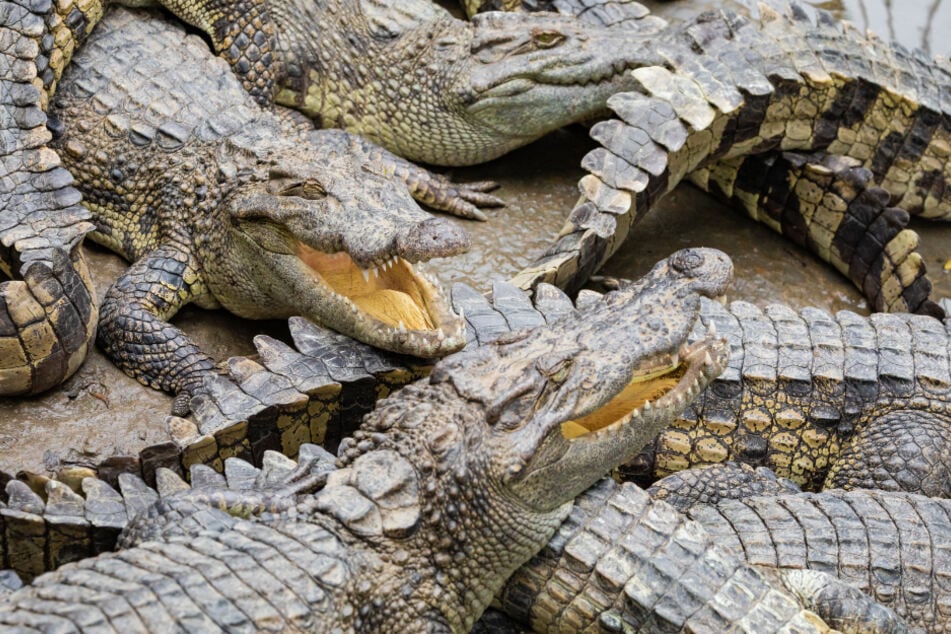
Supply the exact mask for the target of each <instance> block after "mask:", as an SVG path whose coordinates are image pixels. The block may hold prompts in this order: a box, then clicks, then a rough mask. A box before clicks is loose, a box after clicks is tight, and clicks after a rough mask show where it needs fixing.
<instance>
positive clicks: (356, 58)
mask: <svg viewBox="0 0 951 634" xmlns="http://www.w3.org/2000/svg"><path fill="white" fill-rule="evenodd" d="M288 1H289V2H291V3H293V4H295V5H296V8H295V11H293V12H291V11H288V10H287V9H285V8H283V7H282V6H280V5H281V3H278V4H277V5H274V6H272V7H271V9H270V12H271V13H272V14H273V15H274V16H275V19H276V20H277V22H278V23H279V27H278V29H279V31H280V32H281V41H282V46H284V47H286V48H287V49H288V50H287V51H286V52H285V55H286V56H287V57H288V59H290V60H291V63H290V67H291V69H292V72H291V73H290V76H289V78H288V79H287V80H286V81H285V82H284V84H283V85H282V88H281V90H280V91H279V94H278V100H279V101H280V102H281V103H283V104H285V105H288V106H292V107H295V108H298V109H301V110H303V111H304V112H306V113H307V114H309V115H311V116H313V117H314V118H315V119H317V120H318V122H319V124H320V125H321V126H322V127H341V128H345V129H347V130H349V131H351V132H356V133H359V134H361V135H363V136H365V137H368V138H370V139H372V140H373V141H375V142H377V143H379V144H380V145H383V146H384V147H386V148H388V149H390V150H392V151H393V152H396V153H397V154H400V155H402V156H405V157H406V158H409V159H411V160H415V161H421V162H425V163H432V164H438V165H470V164H474V163H479V162H483V161H487V160H489V159H492V158H495V157H497V156H500V155H502V154H504V153H506V152H508V151H510V150H512V149H514V148H516V147H520V146H522V145H525V144H526V143H529V142H531V141H533V140H535V139H537V138H539V137H540V136H542V135H544V134H545V133H547V132H550V131H551V130H554V129H556V128H559V127H562V126H565V125H567V124H569V123H573V122H577V121H581V120H583V119H587V118H590V117H592V116H594V115H596V114H598V113H600V112H602V111H604V110H605V102H606V100H607V98H608V97H609V96H611V95H612V94H614V93H615V92H618V91H619V90H621V89H623V88H631V87H633V79H632V78H631V76H630V73H627V72H625V71H627V70H628V69H631V68H635V67H638V66H642V65H645V64H648V65H650V64H657V63H660V62H661V60H660V59H659V57H658V56H657V55H656V54H654V53H652V52H650V50H649V46H648V44H649V43H650V41H651V38H650V37H649V35H650V33H647V31H652V29H653V30H656V29H657V28H659V27H657V26H656V23H654V22H651V23H650V25H651V26H648V25H645V26H644V30H645V32H644V33H633V32H631V31H630V30H612V29H609V28H601V27H596V26H593V25H585V24H583V23H581V22H579V21H578V20H577V19H576V18H574V17H571V16H562V15H558V14H555V13H532V14H506V13H487V14H481V15H478V16H475V17H474V18H473V20H472V22H466V21H463V20H458V19H455V18H453V17H451V16H450V15H449V14H448V13H447V12H446V11H445V10H443V9H440V8H439V7H437V6H435V4H434V3H432V2H430V0H406V2H403V3H392V2H389V3H387V2H381V0H361V1H359V2H349V3H343V2H341V1H340V0H337V1H336V2H335V1H330V2H324V3H315V2H313V0H288ZM337 5H339V6H337ZM301 15H306V16H308V17H305V18H303V22H304V23H305V24H309V25H312V28H310V29H307V30H304V29H302V28H301V27H300V26H299V23H300V22H301V21H302V18H301ZM341 33H346V37H343V36H341Z"/></svg>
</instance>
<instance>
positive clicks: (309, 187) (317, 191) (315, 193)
mask: <svg viewBox="0 0 951 634" xmlns="http://www.w3.org/2000/svg"><path fill="white" fill-rule="evenodd" d="M278 195H279V196H297V197H298V198H303V199H305V200H319V199H321V198H323V197H324V196H326V195H327V190H326V189H324V187H323V185H321V184H320V183H318V182H317V181H304V182H302V183H294V184H293V185H290V186H288V187H285V188H284V189H282V190H281V191H280V192H279V194H278Z"/></svg>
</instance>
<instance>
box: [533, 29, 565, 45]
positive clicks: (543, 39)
mask: <svg viewBox="0 0 951 634" xmlns="http://www.w3.org/2000/svg"><path fill="white" fill-rule="evenodd" d="M564 41H565V36H564V35H562V34H561V33H559V32H557V31H535V32H533V33H532V42H533V43H534V44H535V46H537V47H538V48H553V47H555V46H558V45H559V44H561V43H562V42H564Z"/></svg>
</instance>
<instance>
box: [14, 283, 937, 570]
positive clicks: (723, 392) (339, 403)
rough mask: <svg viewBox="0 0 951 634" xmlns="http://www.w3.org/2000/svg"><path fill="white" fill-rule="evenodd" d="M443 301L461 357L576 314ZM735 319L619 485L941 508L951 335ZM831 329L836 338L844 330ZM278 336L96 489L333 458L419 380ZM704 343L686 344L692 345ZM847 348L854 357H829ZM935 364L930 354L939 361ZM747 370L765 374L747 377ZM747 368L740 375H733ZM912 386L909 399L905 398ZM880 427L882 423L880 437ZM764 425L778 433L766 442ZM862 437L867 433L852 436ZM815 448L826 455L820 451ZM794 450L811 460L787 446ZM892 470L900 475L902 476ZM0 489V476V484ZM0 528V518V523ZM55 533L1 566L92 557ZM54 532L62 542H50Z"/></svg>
mask: <svg viewBox="0 0 951 634" xmlns="http://www.w3.org/2000/svg"><path fill="white" fill-rule="evenodd" d="M452 296H453V306H454V309H455V310H456V311H459V312H464V313H465V315H466V320H467V322H468V325H469V328H468V331H469V332H468V335H467V337H468V340H469V344H468V345H469V346H470V347H472V346H478V345H485V344H487V343H489V342H491V341H494V340H495V339H497V338H498V337H500V336H506V333H508V332H510V331H511V330H515V329H519V328H525V327H531V326H538V325H544V324H546V323H553V322H555V321H557V320H560V319H563V318H565V317H566V316H569V315H573V314H576V308H575V307H574V305H573V304H572V303H571V302H570V301H569V300H568V299H567V297H566V296H565V295H564V294H563V293H561V292H560V291H558V290H557V289H555V288H554V287H551V286H547V285H542V286H540V287H539V289H537V291H536V296H535V298H534V303H533V302H531V301H529V300H528V298H527V297H526V296H525V295H524V294H523V292H522V291H519V290H518V289H515V288H514V287H512V286H510V285H507V284H496V285H495V287H494V288H493V296H494V302H488V301H487V300H486V299H485V298H484V297H482V296H481V295H480V294H479V293H477V292H475V291H474V290H472V289H469V288H467V287H464V286H460V285H457V286H456V287H454V288H453V290H452ZM595 297H596V295H595V294H593V293H591V292H590V291H585V292H584V293H583V294H582V295H581V296H580V297H579V302H580V304H581V306H582V307H583V306H584V305H586V304H587V303H588V302H591V301H593V299H594V298H595ZM734 310H742V311H743V312H744V314H747V315H753V316H756V315H759V317H758V323H757V322H754V321H751V322H750V327H749V328H748V330H747V331H746V332H745V335H741V334H740V333H739V332H738V331H737V328H738V327H739V326H738V324H737V322H735V321H733V318H731V317H730V316H729V314H728V313H727V312H726V311H725V310H724V309H723V308H722V307H721V306H720V305H719V304H717V303H715V302H703V304H702V306H701V321H702V322H704V323H705V324H706V325H707V326H709V325H710V324H711V323H716V324H717V329H718V332H721V333H722V334H724V335H726V337H727V338H728V340H729V341H730V345H731V348H732V350H733V355H732V360H731V367H730V368H729V369H728V370H727V372H726V373H725V374H724V375H723V376H722V377H720V378H719V379H717V380H716V381H714V382H713V384H712V386H711V388H710V389H708V390H707V391H706V392H705V393H704V394H703V396H702V397H701V399H699V400H698V404H703V409H702V410H698V409H697V408H688V409H687V410H686V411H685V414H684V415H683V416H682V417H681V418H680V421H679V422H678V426H679V427H677V426H675V427H671V428H669V429H668V430H667V431H665V432H664V433H663V435H662V438H665V439H667V440H666V441H665V442H664V443H663V444H661V445H660V446H658V444H656V443H655V444H653V446H652V449H651V450H650V451H649V452H647V453H645V454H643V455H642V456H641V457H640V458H639V459H638V460H636V461H634V462H633V464H631V465H629V466H628V467H625V471H627V472H628V473H629V474H630V473H631V472H634V473H637V474H639V477H641V478H645V479H646V475H647V472H648V471H649V470H650V469H649V467H650V465H652V464H655V461H656V465H660V464H666V465H676V464H678V463H680V462H685V463H686V464H690V462H691V461H693V462H695V463H702V462H709V461H711V460H725V459H726V457H725V456H729V455H731V452H732V455H733V457H734V458H735V459H738V460H741V459H744V455H747V456H748V458H747V459H750V460H752V461H754V463H759V462H761V461H762V454H761V453H760V454H757V453H755V452H754V453H753V454H749V453H747V454H744V453H743V452H737V451H736V448H737V447H738V446H742V447H749V446H763V445H765V446H767V447H768V448H769V451H768V455H769V463H770V464H773V465H774V466H775V465H777V464H783V465H789V466H787V467H786V475H790V472H792V473H799V474H800V476H799V477H800V479H801V478H802V474H803V473H806V474H811V475H809V476H808V477H810V478H812V481H813V483H814V484H813V485H814V486H815V485H818V484H820V483H822V481H823V478H828V479H830V480H831V479H832V478H831V476H829V475H828V474H827V472H826V470H827V469H828V463H829V462H831V461H833V460H834V469H835V471H834V473H835V474H836V475H835V478H834V479H835V480H836V481H837V482H840V483H841V484H842V485H843V486H853V487H859V486H874V487H883V488H895V489H898V488H901V489H905V490H911V491H915V492H921V491H928V492H930V493H938V494H941V495H947V491H946V483H947V476H946V474H947V469H948V465H947V461H946V460H945V459H944V455H946V454H942V447H943V446H945V445H944V443H946V441H947V438H948V436H949V434H948V432H947V426H946V419H945V417H944V416H943V415H942V414H941V411H942V410H941V407H943V406H942V405H941V403H942V402H946V401H944V400H943V397H942V396H941V388H940V386H941V385H942V379H941V378H940V376H939V371H938V369H937V368H940V367H941V366H937V365H935V362H936V361H937V360H938V359H940V357H941V355H942V354H943V353H941V352H940V351H941V350H942V348H945V347H947V339H946V337H947V335H946V334H945V333H946V332H947V328H948V326H946V325H945V324H941V323H940V322H938V321H937V320H934V319H931V318H926V317H922V316H908V315H905V316H885V315H879V316H877V317H874V318H873V320H871V321H870V320H869V319H868V318H863V317H858V316H856V315H853V314H851V313H841V314H839V315H838V316H837V317H835V318H833V317H831V316H829V315H826V314H824V313H822V312H821V311H818V310H815V309H804V310H803V311H802V313H801V315H803V316H805V317H806V318H807V319H808V324H810V326H809V328H808V329H806V327H805V325H804V324H801V325H799V326H796V324H797V321H796V320H795V319H791V318H793V317H796V318H797V319H798V317H797V313H795V312H794V311H792V310H791V309H787V308H783V307H771V308H769V309H768V311H767V312H768V314H769V315H771V316H772V319H775V320H776V321H772V320H765V318H764V316H763V314H762V313H760V312H759V311H757V310H753V309H752V307H751V306H749V305H748V304H738V305H734ZM780 318H782V319H780ZM764 321H765V324H766V325H771V328H772V329H779V330H780V331H781V332H782V333H783V335H782V336H781V337H780V339H781V341H783V342H787V344H788V345H781V346H779V347H778V348H777V349H776V350H777V351H776V353H775V355H776V357H775V358H779V359H782V361H783V364H781V365H778V366H776V369H775V374H774V375H769V374H767V373H766V372H765V371H764V370H765V369H766V368H768V367H769V365H770V364H776V363H777V361H775V360H772V361H770V360H768V359H774V356H773V354H768V353H767V351H769V350H772V349H773V348H772V345H766V346H765V347H764V346H763V344H762V343H761V341H762V340H767V341H768V340H769V339H771V338H772V337H774V336H775V335H773V334H770V333H771V332H772V330H771V329H770V328H765V327H764ZM896 322H897V323H898V324H904V325H905V328H906V331H905V332H913V333H914V335H913V336H908V339H909V340H913V341H915V342H916V343H915V344H914V345H913V346H911V345H910V343H905V344H901V343H898V344H897V345H899V346H902V345H905V346H909V347H908V348H905V349H904V352H903V351H902V348H900V347H899V348H896V343H895V342H901V341H906V339H905V337H906V335H902V334H901V333H902V330H901V329H894V328H890V327H887V326H888V324H892V325H894V324H895V323H896ZM841 324H848V327H847V328H845V330H843V329H842V326H841ZM290 325H291V335H292V337H293V339H294V346H295V348H296V349H294V348H290V347H288V346H287V345H284V344H282V343H280V342H278V341H275V340H273V339H270V338H268V337H263V336H262V337H257V338H256V340H255V344H256V346H257V348H258V357H257V358H256V360H255V361H251V360H249V359H242V358H237V359H232V360H231V361H230V362H229V367H230V375H231V378H230V379H229V378H226V377H224V376H215V377H211V378H210V379H208V380H206V385H205V386H204V389H203V392H204V393H205V395H203V396H202V397H201V398H198V399H195V411H194V418H195V422H194V423H193V422H190V421H186V420H183V419H175V418H170V419H169V420H168V421H167V422H166V425H167V427H168V429H169V432H170V435H169V441H168V442H166V443H163V444H160V445H153V446H150V447H146V448H144V449H143V450H142V451H141V452H140V453H139V455H138V456H136V457H134V458H128V457H126V458H117V459H111V460H107V461H106V462H105V463H103V464H101V465H98V472H99V474H100V477H103V478H104V479H106V480H107V481H109V482H111V483H112V484H113V485H115V484H116V473H117V471H118V472H121V471H129V470H133V471H134V472H136V473H141V474H142V475H143V477H145V478H146V479H148V480H149V481H150V482H152V481H154V478H155V475H154V473H155V470H156V469H157V468H159V467H167V468H168V469H171V470H173V471H175V472H178V473H188V471H189V469H190V468H191V467H192V466H193V465H198V464H204V465H209V466H212V467H213V468H215V469H216V470H218V471H221V470H222V469H223V468H224V464H225V461H226V459H227V458H229V457H232V456H238V457H241V458H243V459H245V460H248V461H253V462H254V463H255V464H261V462H262V460H263V459H264V452H265V451H266V450H268V449H272V450H276V451H280V452H282V453H283V454H285V455H291V456H293V455H295V454H296V452H297V450H298V447H299V446H300V444H301V443H302V442H319V443H322V444H325V445H326V446H328V447H330V448H331V449H334V448H336V446H337V444H338V443H339V442H340V439H341V438H343V437H345V436H347V435H349V434H350V433H352V431H353V430H354V429H355V428H356V426H357V425H358V423H359V417H360V416H361V415H362V414H363V413H364V412H366V411H368V410H369V409H370V408H372V407H373V404H374V402H375V401H376V400H377V399H378V398H380V397H381V396H382V395H385V394H387V393H389V392H390V391H391V390H393V389H395V388H396V387H399V386H400V385H403V384H405V383H406V382H408V381H410V380H413V379H415V378H418V377H420V376H424V375H425V374H427V373H428V372H429V371H430V366H428V365H426V364H423V363H420V362H413V363H411V364H409V365H408V362H412V360H411V359H407V358H402V359H400V358H394V357H392V356H391V355H385V354H382V353H380V352H378V351H374V350H372V349H370V348H368V347H366V346H363V345H362V344H358V343H356V342H353V341H347V340H346V338H344V337H342V336H340V335H334V334H333V333H329V332H326V331H321V330H319V329H318V328H317V327H315V326H313V325H312V324H310V323H309V322H307V321H306V320H300V319H292V320H291V324H290ZM794 326H795V328H793V327H794ZM909 328H913V329H912V330H910V331H909V330H908V329H909ZM803 329H805V330H804V331H803ZM876 331H878V332H879V333H880V334H878V335H876V334H875V333H876ZM704 332H705V330H704V329H702V328H698V329H697V330H696V332H695V333H694V334H693V336H694V337H698V336H702V335H703V333H704ZM789 332H797V333H798V334H796V335H795V338H796V340H803V339H806V340H810V341H812V346H813V347H812V348H811V349H804V348H802V347H801V345H796V346H793V345H792V342H793V335H791V334H788V333H789ZM926 333H930V334H926ZM761 335H762V336H761ZM843 341H850V342H852V344H850V345H848V346H845V347H844V348H841V349H840V346H842V345H844V344H843V343H842V342H843ZM942 341H944V343H941V342H942ZM912 349H914V350H915V352H911V350H912ZM331 350H332V351H333V352H332V353H331V352H330V351H331ZM846 350H847V351H848V352H847V354H846ZM934 351H938V354H937V356H935V355H933V353H934ZM381 355H382V356H381ZM809 355H812V356H811V358H810V356H809ZM756 359H767V360H763V362H762V363H754V361H755V360H756ZM909 359H914V361H913V362H912V361H910V360H909ZM744 361H745V363H747V364H749V367H747V368H746V369H745V370H744V365H743V364H744ZM846 363H847V365H846ZM912 365H914V367H915V368H916V369H915V371H914V373H913V374H914V376H915V377H917V378H915V379H913V380H911V383H909V382H907V380H906V379H901V378H896V377H900V376H902V373H907V372H908V371H909V370H908V369H909V368H911V367H912ZM802 367H812V368H814V369H813V373H814V374H813V375H812V376H811V378H808V377H806V376H804V375H802V374H798V375H797V374H793V373H792V371H793V369H794V368H802ZM846 367H847V368H848V370H846V369H845V368H846ZM754 368H755V369H756V370H755V371H754ZM837 368H841V369H839V370H837ZM837 376H839V378H836V377H837ZM797 377H798V378H797ZM212 379H213V380H212ZM911 385H917V387H914V388H909V386H911ZM929 390H930V392H928V391H929ZM925 392H928V393H929V394H930V397H929V398H928V399H923V398H921V397H920V396H915V394H916V393H918V394H921V393H925ZM763 395H772V397H771V398H765V397H764V396H763ZM773 398H774V399H775V402H773V400H772V399H773ZM932 405H934V406H935V407H937V408H938V409H936V410H935V413H934V414H931V413H929V411H930V410H929V407H931V406H932ZM771 408H772V409H771ZM733 411H736V412H739V415H740V418H739V419H738V421H739V422H736V421H734V419H733V414H728V412H733ZM878 411H882V412H884V414H885V415H884V416H882V418H881V424H880V421H879V417H878V414H877V412H878ZM888 412H893V413H892V414H889V413H888ZM836 416H838V417H840V418H839V419H836ZM799 417H801V419H802V420H804V421H806V422H805V423H800V424H799V429H798V431H795V430H789V429H788V427H789V426H790V424H791V423H793V422H795V421H797V420H799ZM764 420H766V421H773V420H775V422H774V423H770V424H768V425H766V426H765V427H764V425H763V421H764ZM896 421H897V423H896V424H893V423H895V422H896ZM866 426H868V428H869V429H873V430H876V431H875V433H873V434H869V433H866V432H864V431H863V430H864V429H865V428H866ZM683 427H686V428H687V429H686V430H685V429H683ZM750 430H753V431H750ZM685 436H686V440H685ZM821 437H825V438H826V441H825V442H824V443H819V444H816V442H815V441H816V439H817V438H821ZM691 438H696V439H697V442H696V443H694V442H693V441H692V440H690V439H691ZM711 438H712V439H713V440H712V441H711ZM800 438H802V439H807V440H811V442H812V444H811V445H810V444H809V443H808V442H799V443H797V442H796V440H797V439H800ZM850 439H851V443H854V447H855V448H854V449H849V450H848V451H846V452H844V453H843V450H842V446H843V444H844V443H846V442H849V440H850ZM851 446H852V444H850V447H851ZM869 447H871V449H870V448H869ZM718 448H719V450H716V449H718ZM731 448H732V449H731ZM715 450H716V451H715ZM651 452H653V453H651ZM837 456H838V458H837ZM902 456H910V457H911V459H910V460H909V461H908V462H907V463H906V462H904V461H903V459H902ZM665 461H666V462H665ZM823 461H826V462H825V463H823ZM869 461H872V462H871V464H870V463H869ZM656 465H655V466H656ZM817 465H818V466H819V468H818V469H815V470H814V471H812V472H808V471H803V469H813V468H815V467H816V466H817ZM90 473H92V471H90V469H89V468H85V467H84V468H78V467H65V468H63V469H62V470H61V471H60V472H59V474H58V477H59V478H60V479H62V480H64V481H67V482H71V483H73V486H74V487H75V488H77V490H78V486H79V485H78V478H80V477H82V476H84V475H89V474H90ZM20 477H23V478H24V479H26V481H27V482H29V483H30V485H31V486H32V487H33V488H34V490H36V491H37V492H39V493H41V494H43V492H44V487H45V486H46V481H47V478H46V477H44V476H40V475H38V474H29V473H21V474H20ZM9 478H10V476H8V475H4V474H0V481H5V480H7V479H9ZM650 479H653V477H650ZM3 514H4V511H2V510H0V516H2V515H3ZM37 522H39V524H38V523H37ZM11 526H13V527H14V528H10V527H11ZM57 527H59V528H62V531H59V530H53V529H44V528H43V520H42V518H40V517H36V516H33V517H32V518H31V519H28V520H27V519H23V518H22V516H17V519H16V521H15V522H14V523H13V524H11V523H10V520H9V519H8V520H7V530H8V532H9V534H8V539H7V548H12V549H13V551H8V556H9V557H10V559H9V561H10V562H12V561H16V562H18V563H17V564H16V568H17V570H18V571H20V572H21V573H23V574H26V575H35V574H37V573H39V572H42V571H44V570H46V569H47V568H46V567H45V566H48V565H49V562H57V564H58V563H63V562H65V561H70V560H71V558H75V557H76V556H78V555H80V554H82V553H89V552H91V551H89V550H88V548H89V547H91V545H92V544H93V543H94V540H93V541H90V538H89V537H88V533H87V530H88V529H87V528H75V529H71V528H69V527H68V526H62V525H57ZM63 531H65V534H66V535H69V536H70V539H69V540H67V539H65V538H63V537H62V535H63V534H64V533H63ZM0 532H2V531H0ZM14 552H15V553H16V554H14ZM92 552H95V551H92ZM7 565H12V564H11V563H8V564H7Z"/></svg>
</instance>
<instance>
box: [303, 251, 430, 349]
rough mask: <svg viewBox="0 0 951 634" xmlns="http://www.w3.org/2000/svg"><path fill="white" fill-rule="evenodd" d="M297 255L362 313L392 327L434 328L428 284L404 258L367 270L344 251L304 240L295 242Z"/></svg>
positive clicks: (410, 328) (411, 328) (409, 328)
mask: <svg viewBox="0 0 951 634" xmlns="http://www.w3.org/2000/svg"><path fill="white" fill-rule="evenodd" d="M297 257H299V258H300V259H301V261H302V262H303V263H304V264H306V265H307V267H308V268H310V269H311V270H312V271H313V272H314V274H315V275H317V276H319V277H320V279H321V280H323V282H324V283H325V284H326V285H327V286H329V287H330V288H331V289H332V290H333V291H334V292H335V293H337V294H338V295H342V296H343V297H346V298H347V299H349V300H350V301H351V302H353V303H354V304H355V305H356V306H357V308H359V309H360V310H361V311H362V312H363V313H364V314H365V315H367V316H369V317H372V318H373V319H376V320H377V321H380V322H383V323H384V324H386V325H388V326H390V327H393V328H398V327H399V326H400V324H402V325H403V326H404V327H405V328H406V329H408V330H435V329H436V326H435V324H434V320H433V317H432V316H431V315H430V313H429V309H428V307H427V306H428V304H427V296H428V295H429V293H430V290H429V287H430V285H429V283H428V282H426V281H425V280H423V279H422V278H420V277H419V276H418V275H417V274H416V272H415V271H414V270H413V267H412V265H411V264H410V263H409V262H407V261H406V260H404V259H402V258H395V261H394V260H391V263H390V264H389V265H387V266H381V267H378V268H377V269H376V271H369V272H367V271H364V269H361V268H360V267H359V266H357V265H356V263H355V262H354V261H353V259H351V257H350V256H349V255H347V254H346V253H342V252H341V253H324V252H322V251H317V250H316V249H312V248H310V247H308V246H306V245H303V244H298V247H297ZM365 273H366V274H365Z"/></svg>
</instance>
